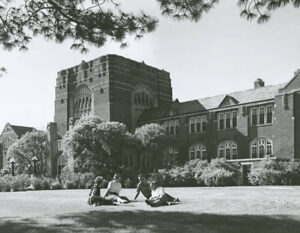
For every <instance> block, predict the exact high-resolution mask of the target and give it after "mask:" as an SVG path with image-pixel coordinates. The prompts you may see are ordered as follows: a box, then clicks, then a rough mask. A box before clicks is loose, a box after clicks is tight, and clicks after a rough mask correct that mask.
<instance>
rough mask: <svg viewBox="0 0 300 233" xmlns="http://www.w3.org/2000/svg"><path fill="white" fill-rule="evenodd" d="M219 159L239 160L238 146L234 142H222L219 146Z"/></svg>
mask: <svg viewBox="0 0 300 233" xmlns="http://www.w3.org/2000/svg"><path fill="white" fill-rule="evenodd" d="M218 157H219V158H226V159H237V158H238V150H237V145H236V143H235V142H233V141H226V142H221V143H220V144H219V146H218Z"/></svg>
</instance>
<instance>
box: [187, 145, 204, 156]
mask: <svg viewBox="0 0 300 233" xmlns="http://www.w3.org/2000/svg"><path fill="white" fill-rule="evenodd" d="M204 153H205V154H204ZM192 154H193V156H192ZM198 155H200V157H199V156H198ZM206 157H207V149H206V146H205V144H203V143H196V144H193V145H191V146H190V147H189V160H194V159H200V160H203V159H205V158H206Z"/></svg>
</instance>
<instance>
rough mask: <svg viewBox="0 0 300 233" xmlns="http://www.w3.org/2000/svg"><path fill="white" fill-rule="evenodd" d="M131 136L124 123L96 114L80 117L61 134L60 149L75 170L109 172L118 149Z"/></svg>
mask: <svg viewBox="0 0 300 233" xmlns="http://www.w3.org/2000/svg"><path fill="white" fill-rule="evenodd" d="M133 140H134V138H133V136H132V135H131V134H130V133H129V132H128V131H127V129H126V126H125V125H124V124H122V123H119V122H104V121H102V120H101V119H100V118H98V117H86V118H82V119H81V120H80V121H79V122H77V123H76V125H75V126H74V127H73V128H72V129H70V130H69V131H68V132H67V133H66V135H65V136H64V138H63V153H64V155H66V156H67V157H68V158H69V159H70V160H71V161H72V160H73V166H74V171H75V172H93V173H94V174H96V175H109V174H111V173H113V172H115V171H116V169H118V162H119V161H120V155H121V154H122V150H123V149H124V148H126V147H127V146H130V144H131V142H132V141H133Z"/></svg>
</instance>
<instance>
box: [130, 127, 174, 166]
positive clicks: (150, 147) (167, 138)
mask: <svg viewBox="0 0 300 233" xmlns="http://www.w3.org/2000/svg"><path fill="white" fill-rule="evenodd" d="M134 136H135V137H136V138H137V139H138V140H139V141H140V145H141V147H140V152H141V153H144V154H147V155H150V156H151V160H152V162H153V163H155V165H156V166H155V167H157V166H161V165H162V160H163V156H164V155H167V154H168V153H167V151H166V150H167V149H168V148H170V147H173V146H174V145H175V144H176V139H175V138H174V136H172V135H169V134H167V132H166V130H165V128H164V127H163V126H161V125H159V124H156V123H150V124H146V125H143V126H141V127H139V128H137V129H136V130H135V133H134Z"/></svg>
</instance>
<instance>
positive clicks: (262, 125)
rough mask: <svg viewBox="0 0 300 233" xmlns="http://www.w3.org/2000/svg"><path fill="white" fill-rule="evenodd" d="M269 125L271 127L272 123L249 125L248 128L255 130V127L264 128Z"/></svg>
mask: <svg viewBox="0 0 300 233" xmlns="http://www.w3.org/2000/svg"><path fill="white" fill-rule="evenodd" d="M271 125H273V123H269V124H261V125H251V126H250V127H252V128H255V127H264V126H271Z"/></svg>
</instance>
